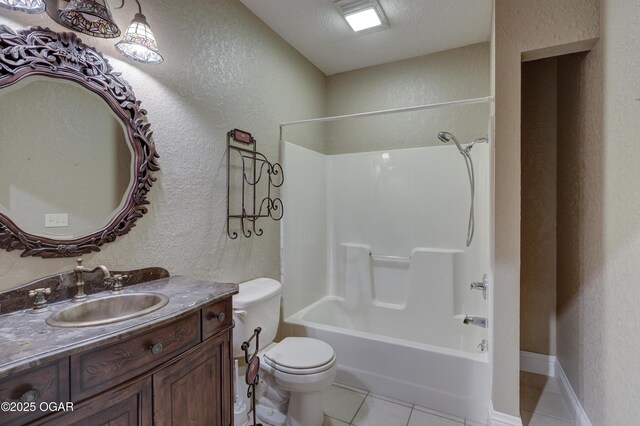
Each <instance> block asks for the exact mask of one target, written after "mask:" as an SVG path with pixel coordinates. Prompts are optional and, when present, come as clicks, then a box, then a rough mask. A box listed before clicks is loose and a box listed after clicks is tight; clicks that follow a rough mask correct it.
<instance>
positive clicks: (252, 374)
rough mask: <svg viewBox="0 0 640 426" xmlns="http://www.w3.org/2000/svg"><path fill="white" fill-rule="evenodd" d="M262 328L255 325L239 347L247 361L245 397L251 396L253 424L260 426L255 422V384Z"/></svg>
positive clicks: (258, 372)
mask: <svg viewBox="0 0 640 426" xmlns="http://www.w3.org/2000/svg"><path fill="white" fill-rule="evenodd" d="M261 331H262V328H260V327H257V328H256V329H255V330H253V334H252V335H251V338H249V340H247V341H246V342H243V343H242V346H241V347H240V348H241V349H242V350H243V351H244V360H245V362H246V363H247V372H246V373H245V376H244V380H245V383H246V384H247V385H248V386H249V387H248V388H247V398H251V403H252V404H253V408H252V409H253V426H262V423H256V418H257V417H258V416H257V415H256V386H258V382H260V357H259V356H258V352H259V351H260V337H259V336H260V332H261ZM253 339H256V348H255V350H254V351H253V353H252V354H250V353H249V347H250V346H251V341H252V340H253Z"/></svg>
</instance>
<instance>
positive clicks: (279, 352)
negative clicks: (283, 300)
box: [233, 278, 337, 426]
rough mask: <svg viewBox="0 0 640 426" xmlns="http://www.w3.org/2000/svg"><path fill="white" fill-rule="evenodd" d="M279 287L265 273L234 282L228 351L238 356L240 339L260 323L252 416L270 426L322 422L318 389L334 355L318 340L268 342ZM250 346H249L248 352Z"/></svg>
mask: <svg viewBox="0 0 640 426" xmlns="http://www.w3.org/2000/svg"><path fill="white" fill-rule="evenodd" d="M281 292H282V286H281V285H280V283H279V282H278V281H276V280H272V279H269V278H258V279H256V280H252V281H248V282H246V283H242V284H240V292H239V293H238V294H237V295H235V296H233V318H234V320H235V323H236V326H235V329H234V330H233V356H234V357H244V351H242V349H241V348H240V346H241V345H242V342H244V341H245V340H248V339H249V337H251V335H252V334H253V330H254V329H255V328H256V327H261V328H262V332H261V333H260V354H259V355H260V361H261V362H260V378H261V380H260V382H261V383H260V385H259V386H258V389H256V396H257V398H258V400H257V402H256V405H257V407H256V413H257V415H258V418H259V419H260V421H261V422H264V423H267V424H269V425H272V426H322V424H323V423H324V413H323V411H322V401H321V397H320V394H321V392H322V391H323V390H324V389H326V388H328V387H329V386H330V385H331V383H333V381H334V379H335V377H336V371H337V365H336V355H335V352H334V351H333V348H332V347H331V346H330V345H329V344H327V343H325V342H323V341H321V340H318V339H312V338H308V337H287V338H285V339H284V340H282V341H281V342H280V343H274V342H273V340H274V339H275V337H276V333H277V331H278V324H279V322H280V294H281ZM252 343H253V342H252ZM254 350H255V346H253V345H252V347H251V348H250V351H251V352H253V351H254Z"/></svg>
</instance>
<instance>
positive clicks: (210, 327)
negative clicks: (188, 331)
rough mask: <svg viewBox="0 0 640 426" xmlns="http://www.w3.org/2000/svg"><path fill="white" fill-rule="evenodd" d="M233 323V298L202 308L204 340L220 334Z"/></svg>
mask: <svg viewBox="0 0 640 426" xmlns="http://www.w3.org/2000/svg"><path fill="white" fill-rule="evenodd" d="M232 323H233V317H232V314H231V298H228V299H225V300H223V301H221V302H217V303H213V304H211V305H209V306H207V307H205V308H203V309H202V340H206V339H208V338H209V337H211V336H214V335H216V334H218V333H219V332H220V331H222V330H224V329H225V328H227V327H230V326H231V324H232Z"/></svg>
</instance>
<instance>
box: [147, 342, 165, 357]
mask: <svg viewBox="0 0 640 426" xmlns="http://www.w3.org/2000/svg"><path fill="white" fill-rule="evenodd" d="M149 350H150V351H151V353H152V354H153V355H158V354H159V353H160V352H162V343H156V344H155V345H151V347H150V348H149Z"/></svg>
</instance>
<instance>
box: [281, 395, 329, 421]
mask: <svg viewBox="0 0 640 426" xmlns="http://www.w3.org/2000/svg"><path fill="white" fill-rule="evenodd" d="M323 423H324V411H322V398H321V396H320V392H309V393H296V392H292V393H291V399H289V410H288V412H287V423H286V426H322V425H323Z"/></svg>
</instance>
